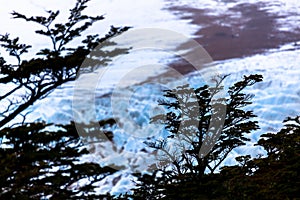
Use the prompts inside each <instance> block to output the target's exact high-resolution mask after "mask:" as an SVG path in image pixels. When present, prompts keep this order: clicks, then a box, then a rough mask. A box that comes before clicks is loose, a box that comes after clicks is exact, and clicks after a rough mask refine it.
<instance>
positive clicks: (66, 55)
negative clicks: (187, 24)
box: [0, 0, 129, 128]
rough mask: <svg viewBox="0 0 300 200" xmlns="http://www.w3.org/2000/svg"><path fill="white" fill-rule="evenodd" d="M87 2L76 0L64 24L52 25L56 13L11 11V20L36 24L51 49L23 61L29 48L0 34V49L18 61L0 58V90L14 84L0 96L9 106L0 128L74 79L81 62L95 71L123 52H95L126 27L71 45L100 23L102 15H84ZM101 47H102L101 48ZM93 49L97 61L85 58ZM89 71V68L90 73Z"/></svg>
mask: <svg viewBox="0 0 300 200" xmlns="http://www.w3.org/2000/svg"><path fill="white" fill-rule="evenodd" d="M88 1H89V0H78V1H77V3H76V5H75V7H74V8H73V9H71V10H70V14H69V17H68V20H67V22H66V23H55V19H56V18H57V16H58V15H59V11H48V16H47V17H43V16H34V17H27V16H25V15H23V14H20V13H18V12H15V11H14V12H13V13H12V15H13V18H16V19H23V20H26V21H28V22H34V23H37V24H39V25H40V26H41V27H42V29H41V30H37V31H36V33H37V34H40V35H43V36H46V37H47V38H48V39H50V41H51V42H52V47H51V48H45V49H41V50H40V51H39V52H38V53H37V56H36V57H34V58H32V59H30V60H23V59H22V56H23V54H24V53H27V52H28V50H29V49H30V48H31V46H30V45H26V44H21V43H20V42H19V38H11V37H10V35H9V34H5V35H0V46H1V47H3V48H4V49H6V51H8V52H9V54H10V55H11V56H13V57H15V58H16V59H17V61H18V62H17V64H16V65H12V64H7V63H6V62H5V60H4V58H2V57H1V58H0V68H1V75H2V76H1V78H0V84H2V86H1V87H3V85H5V84H8V83H10V84H14V87H13V89H11V90H10V91H8V92H6V93H2V94H1V96H0V101H1V103H6V104H7V105H8V106H7V107H6V108H4V109H1V110H0V114H1V117H0V128H1V127H3V126H5V125H7V124H8V123H9V122H11V121H12V120H13V119H15V118H16V117H17V116H23V118H24V120H25V117H26V115H27V114H28V113H24V112H25V110H26V109H27V108H28V107H29V106H31V105H32V104H33V103H34V102H36V101H37V100H40V99H42V98H45V97H46V96H47V95H48V94H49V93H51V92H52V91H53V90H54V89H55V88H57V87H59V86H61V85H62V84H64V83H66V82H68V81H72V80H75V78H76V75H77V73H78V71H79V69H80V65H81V63H82V62H83V61H84V59H89V61H90V62H89V64H90V65H89V67H90V68H92V69H93V68H94V67H96V64H97V66H99V64H102V65H103V66H104V65H105V63H107V62H108V61H109V60H110V59H111V57H113V56H116V55H118V54H121V53H125V52H126V49H116V50H113V51H111V52H107V51H104V50H102V49H101V48H100V49H95V47H96V46H97V45H99V44H102V46H107V45H113V43H112V42H109V41H107V40H108V39H109V38H111V37H113V36H116V35H118V34H120V33H122V32H124V31H126V30H128V29H129V27H113V26H112V27H111V29H110V31H109V32H108V33H107V34H106V35H105V36H104V37H102V38H100V37H99V36H98V35H97V34H96V35H88V36H86V38H85V39H83V40H82V42H81V45H79V46H77V47H75V48H73V47H71V46H70V42H71V41H73V40H74V39H75V38H81V35H82V34H83V33H84V31H85V30H87V29H88V28H89V27H90V26H91V25H93V23H95V22H97V21H99V20H103V19H104V17H103V16H95V17H91V16H87V15H84V14H83V11H84V9H85V8H86V7H87V5H86V4H87V3H88ZM102 46H101V47H102ZM92 50H93V55H97V54H98V55H101V56H102V57H101V58H98V59H97V61H94V62H92V60H91V59H92V58H86V57H87V55H88V54H89V53H90V52H91V51H92ZM92 69H89V71H91V70H92Z"/></svg>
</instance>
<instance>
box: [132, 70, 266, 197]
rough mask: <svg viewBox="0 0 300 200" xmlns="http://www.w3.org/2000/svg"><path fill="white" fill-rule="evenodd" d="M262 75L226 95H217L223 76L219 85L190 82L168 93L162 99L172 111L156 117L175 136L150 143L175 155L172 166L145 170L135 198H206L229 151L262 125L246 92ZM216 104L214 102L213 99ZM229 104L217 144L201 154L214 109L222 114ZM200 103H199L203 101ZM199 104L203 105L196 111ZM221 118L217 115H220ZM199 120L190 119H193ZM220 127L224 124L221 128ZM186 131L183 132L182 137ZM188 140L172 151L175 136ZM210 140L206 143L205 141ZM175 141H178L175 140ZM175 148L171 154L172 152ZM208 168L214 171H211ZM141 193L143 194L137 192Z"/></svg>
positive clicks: (250, 79) (236, 87)
mask: <svg viewBox="0 0 300 200" xmlns="http://www.w3.org/2000/svg"><path fill="white" fill-rule="evenodd" d="M261 80H262V76H260V75H250V76H245V77H244V79H243V80H242V81H239V82H237V83H235V84H234V85H233V86H232V87H230V88H229V91H228V94H229V95H228V97H227V98H226V99H217V100H216V99H213V97H214V95H217V94H218V92H219V91H220V90H221V86H220V85H221V81H222V80H221V81H219V82H216V83H217V84H216V87H208V86H203V87H200V88H197V89H192V88H190V87H189V86H188V85H185V86H181V87H178V88H176V89H174V90H167V91H166V94H165V96H166V97H167V99H168V100H165V101H162V102H160V104H161V105H164V106H167V108H168V109H169V110H170V112H168V113H167V114H166V116H165V115H159V116H155V117H154V118H153V122H159V123H164V124H166V129H167V130H168V131H169V133H170V134H169V136H168V138H166V139H165V140H164V141H154V142H148V144H149V145H150V146H151V147H153V148H156V149H158V150H162V151H163V152H167V155H168V156H170V157H171V156H173V157H172V159H170V160H171V161H170V162H169V164H170V166H171V167H172V170H169V168H165V169H162V170H161V171H160V175H159V176H155V175H152V176H148V175H143V176H141V177H140V181H141V182H140V183H139V184H138V185H139V186H140V188H139V189H136V190H134V192H135V195H134V196H135V198H141V199H142V198H145V199H156V198H162V199H173V198H174V199H205V198H208V195H207V194H208V193H207V192H206V191H208V190H209V188H210V187H211V186H210V185H211V184H214V183H213V182H207V180H208V177H209V178H212V177H213V176H214V174H213V173H214V172H215V170H216V169H217V168H218V167H219V166H220V164H221V163H222V161H224V159H225V158H226V157H227V155H228V154H229V153H230V152H231V151H232V150H233V149H234V148H236V147H238V146H241V145H244V144H245V141H248V140H249V139H247V138H246V137H245V134H247V133H250V131H253V130H256V129H258V126H257V122H256V121H253V120H251V118H253V117H255V115H254V114H253V112H252V111H245V110H244V109H243V108H244V107H245V106H246V105H249V104H251V102H250V98H251V97H252V96H251V95H246V94H244V93H243V90H244V89H245V88H246V87H249V86H252V85H253V84H255V83H257V82H259V81H261ZM213 101H214V102H215V105H212V102H213ZM216 102H217V105H218V104H223V105H226V113H225V116H224V118H225V121H224V126H221V133H220V136H219V138H218V139H217V140H215V145H213V146H212V147H211V149H210V150H209V152H208V153H207V155H206V156H204V157H201V155H199V151H200V150H201V146H202V145H205V144H206V143H207V140H209V141H212V140H213V139H211V136H208V134H207V133H208V130H209V125H210V122H211V119H212V117H213V112H216V113H217V114H218V113H220V110H219V108H220V106H216ZM198 105H199V106H198ZM195 109H199V110H198V111H197V113H199V115H195ZM214 117H216V116H214ZM193 120H194V121H197V122H198V123H196V124H195V123H194V124H193V123H189V122H190V121H193ZM215 128H216V129H217V128H220V127H215ZM180 136H182V137H180ZM174 139H177V140H181V139H182V140H184V142H187V143H188V144H189V145H186V146H185V147H184V148H183V149H182V151H181V153H175V154H176V156H177V157H176V156H175V154H174V153H172V152H168V150H169V149H168V148H167V147H166V146H167V143H168V142H169V141H170V140H174ZM205 142H206V143H205ZM173 144H174V143H173ZM168 153H169V154H168ZM205 170H208V172H209V173H211V175H209V174H207V173H205ZM136 195H138V196H139V197H137V196H136Z"/></svg>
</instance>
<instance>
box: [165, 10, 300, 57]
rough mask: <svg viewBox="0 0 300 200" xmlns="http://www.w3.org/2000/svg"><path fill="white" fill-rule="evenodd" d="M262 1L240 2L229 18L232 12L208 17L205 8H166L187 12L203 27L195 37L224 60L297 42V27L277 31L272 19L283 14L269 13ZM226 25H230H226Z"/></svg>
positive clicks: (193, 21)
mask: <svg viewBox="0 0 300 200" xmlns="http://www.w3.org/2000/svg"><path fill="white" fill-rule="evenodd" d="M263 7H264V5H262V4H240V5H237V6H236V7H233V8H232V9H230V11H232V12H233V13H238V12H240V13H241V16H240V17H239V18H234V19H232V18H231V17H232V14H224V15H221V16H212V15H209V14H208V13H207V10H203V9H197V8H189V7H170V8H169V9H170V10H171V11H176V12H175V13H178V12H179V13H191V14H192V15H191V16H190V17H182V18H184V19H190V20H191V21H192V22H191V23H193V24H196V25H200V26H203V28H200V29H199V30H198V31H197V32H196V34H195V36H196V38H195V39H196V41H197V42H199V43H200V44H201V45H202V46H203V47H204V48H205V49H206V51H207V52H208V53H209V54H210V55H211V57H212V58H213V60H224V59H229V58H237V57H244V56H249V55H253V54H257V53H262V52H264V51H265V50H266V49H270V48H276V47H278V46H280V45H282V44H286V43H289V42H295V41H300V26H299V28H298V30H297V31H296V32H293V31H279V30H278V29H277V28H278V27H277V26H278V25H277V24H276V19H278V18H282V17H285V16H276V15H274V14H273V15H272V14H269V13H268V12H267V11H266V10H263V9H260V8H263ZM227 24H230V25H227Z"/></svg>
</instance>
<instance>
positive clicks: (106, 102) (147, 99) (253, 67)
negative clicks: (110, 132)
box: [0, 0, 300, 194]
mask: <svg viewBox="0 0 300 200" xmlns="http://www.w3.org/2000/svg"><path fill="white" fill-rule="evenodd" d="M54 2H56V3H54ZM73 2H74V1H71V0H68V1H63V2H62V1H59V0H54V1H51V2H50V1H49V2H41V1H37V0H24V1H22V2H21V1H20V2H19V3H18V4H9V3H6V6H5V10H4V7H1V8H0V11H1V13H0V16H1V19H2V20H1V22H0V23H1V25H2V28H3V30H5V31H7V32H11V33H12V34H13V36H17V35H20V36H21V37H22V38H23V40H21V41H24V42H29V43H33V44H34V45H37V48H39V47H45V45H46V46H47V45H50V43H49V42H50V41H49V42H46V41H45V40H44V38H42V37H35V40H34V41H32V34H33V30H35V29H37V28H38V27H37V26H36V25H34V24H31V25H29V24H28V23H25V22H20V21H16V20H14V21H13V22H12V21H11V19H9V18H10V16H9V13H10V12H11V11H12V10H16V11H19V12H25V14H32V13H34V14H37V15H39V14H43V13H42V12H43V10H44V9H46V10H49V9H57V8H66V9H69V6H70V5H71V4H72V3H73ZM92 2H93V1H92ZM259 2H261V3H263V4H260V5H264V6H262V7H261V9H266V10H267V11H268V12H269V13H273V14H279V15H281V16H284V17H283V18H280V19H278V20H277V22H278V25H279V26H278V28H279V29H280V30H293V29H295V28H299V14H300V4H299V1H297V0H276V1H274V0H259V1H257V0H251V1H246V0H242V1H230V2H228V1H217V0H206V1H198V0H185V1H183V0H182V1H176V2H175V4H176V5H186V6H194V7H198V8H199V7H201V8H203V9H208V10H210V14H212V15H219V14H223V13H226V12H229V9H230V8H232V7H234V6H235V5H237V4H240V3H253V4H255V3H259ZM127 5H130V6H127ZM165 5H166V3H164V2H163V1H159V0H154V1H133V0H126V1H116V0H104V1H103V0H101V1H100V0H99V1H94V3H93V6H91V7H90V8H89V9H91V10H90V11H89V13H91V14H102V13H106V15H105V17H106V19H107V20H104V21H103V23H101V22H100V23H99V25H97V26H96V27H95V28H94V29H93V31H96V32H101V33H102V32H103V30H107V29H108V27H109V25H111V24H114V25H129V26H134V27H139V28H141V27H159V28H166V29H171V30H175V31H179V32H181V33H183V34H186V35H188V36H190V35H192V34H193V32H194V31H196V27H195V26H191V25H190V24H188V22H189V21H187V20H178V19H177V18H176V17H175V16H174V15H173V14H171V13H169V12H167V11H166V10H162V8H163V7H164V6H165ZM98 9H99V10H100V11H99V10H98ZM145 9H146V10H145ZM41 11H42V12H41ZM116 13H117V14H116ZM232 14H233V13H232ZM64 15H65V14H64ZM182 15H187V13H182ZM120 16H124V17H120ZM233 17H236V18H238V17H239V13H234V15H233ZM25 29H26V30H29V29H30V30H32V32H30V31H23V30H25ZM295 44H296V45H295ZM297 44H300V41H298V43H293V44H287V45H284V46H282V47H280V48H277V49H271V50H268V51H267V52H265V53H264V54H259V55H254V56H250V57H245V58H238V59H230V60H224V61H220V62H216V63H215V66H216V67H217V69H218V70H219V72H220V73H221V74H231V75H230V76H229V77H228V78H227V79H226V80H225V88H226V87H229V86H230V85H232V84H233V83H234V82H236V81H239V80H241V78H242V76H243V75H249V74H254V73H257V74H262V75H263V76H264V81H263V82H262V83H259V84H257V85H255V86H253V87H252V88H250V89H249V90H248V91H247V92H249V93H252V94H255V96H254V98H253V104H252V105H251V106H249V107H248V109H249V110H254V113H255V114H256V115H257V116H258V117H257V120H258V121H259V125H260V127H261V130H259V131H256V132H253V133H251V134H248V135H247V136H248V137H249V138H250V139H251V141H250V142H248V143H247V144H246V145H245V146H243V147H240V148H238V149H235V151H233V152H232V153H231V154H230V155H229V156H228V158H227V159H226V160H225V161H224V164H227V165H231V164H235V159H234V158H235V157H236V156H238V155H245V154H251V155H252V156H253V157H255V156H259V155H263V154H264V153H265V152H264V151H263V149H262V148H260V147H257V146H253V144H254V143H255V142H256V141H257V140H258V139H259V136H260V135H261V134H262V133H265V132H276V131H277V130H279V129H280V128H281V127H282V120H283V119H285V118H286V117H287V116H295V115H299V113H300V86H299V82H300V66H299V65H300V56H299V55H300V48H299V45H298V46H297ZM35 50H37V49H34V51H35ZM34 51H33V52H32V53H31V55H34V53H35V52H34ZM1 53H3V52H1ZM139 53H142V54H136V55H134V57H132V58H131V60H128V61H130V62H128V63H130V64H132V65H134V64H140V63H145V61H146V60H145V59H148V62H149V63H155V64H157V62H159V60H161V59H164V61H165V62H164V64H166V63H170V62H171V61H172V60H170V57H167V58H165V56H166V55H165V54H164V55H162V54H159V55H157V57H156V56H155V55H152V56H150V57H149V54H147V55H146V54H145V56H144V55H143V52H139ZM144 53H145V52H144ZM4 55H6V54H5V53H4ZM135 58H141V60H137V61H136V60H135ZM131 61H132V62H131ZM124 63H126V62H121V61H119V63H118V64H120V65H121V64H122V65H124ZM124 66H125V67H127V66H129V65H127V66H126V65H124ZM118 70H120V69H118ZM118 70H116V71H118ZM88 78H91V77H88ZM88 80H91V79H88ZM187 80H188V81H189V82H190V83H191V84H194V85H198V84H199V82H197V81H199V79H198V78H197V77H195V76H194V75H193V74H191V75H189V76H188V77H187ZM73 86H74V83H72V82H71V83H68V84H65V85H63V86H62V87H60V88H58V89H56V90H55V91H54V92H53V93H52V94H51V95H49V97H47V98H46V99H43V100H40V101H38V102H36V103H35V104H34V105H33V106H32V107H30V110H31V111H33V112H32V113H31V114H30V115H29V116H28V117H29V118H28V120H29V121H42V120H44V121H47V122H56V123H68V122H69V121H70V120H73V118H74V115H73V113H72V101H73ZM111 86H112V85H109V84H108V85H107V87H105V88H104V87H102V88H101V87H100V89H98V90H97V91H96V93H95V96H96V97H97V101H96V106H95V109H96V110H88V109H89V107H88V106H89V105H82V108H83V109H85V111H86V113H90V112H96V113H97V120H101V119H106V118H109V117H113V113H112V111H111V109H110V106H111V102H110V99H109V98H108V96H106V95H107V94H109V93H110V92H111V91H112V87H111ZM8 88H9V87H5V89H8ZM133 89H135V93H134V95H133V96H132V98H131V103H130V105H131V107H130V108H129V109H128V113H129V116H131V119H129V120H132V121H133V122H135V123H137V124H138V125H139V126H141V127H143V126H144V127H146V128H145V129H144V130H148V132H149V133H147V132H145V133H144V134H143V136H144V137H145V136H147V135H153V132H152V131H153V129H151V131H150V129H147V124H148V122H149V118H150V117H151V116H153V115H154V114H155V113H159V112H162V111H163V110H160V108H159V107H158V106H157V100H158V99H159V98H160V97H161V91H160V90H159V89H158V87H155V89H153V85H149V84H148V85H147V84H146V85H143V86H138V87H136V88H133ZM156 89H157V90H156ZM2 91H3V90H2V88H1V92H2ZM83 97H84V95H83ZM1 103H2V102H1ZM124 105H125V104H124ZM1 106H3V105H1ZM85 106H86V107H85ZM4 107H5V105H4ZM76 114H77V115H81V114H82V113H80V112H79V113H75V115H76ZM82 120H87V119H86V116H82ZM130 129H131V128H130V127H128V130H130ZM160 134H161V135H158V136H157V137H158V138H159V137H163V136H164V135H163V132H161V133H160ZM114 141H115V143H117V144H120V145H121V146H122V145H123V146H124V148H125V150H123V151H122V152H116V151H113V150H112V148H110V147H111V146H110V145H106V146H102V147H101V146H97V147H96V149H97V148H99V151H98V152H97V151H96V153H94V154H90V155H88V156H86V157H83V158H82V161H84V160H88V161H95V162H99V163H100V164H102V165H104V164H111V163H113V164H115V163H118V164H119V165H126V166H131V168H130V167H129V169H127V171H120V172H118V173H117V174H115V175H114V176H109V177H107V178H105V180H103V181H101V182H98V183H96V184H95V185H98V186H99V188H98V189H97V192H99V193H106V192H112V193H114V194H118V193H122V192H127V191H128V190H129V189H130V188H132V187H133V186H134V183H133V180H135V178H134V177H133V176H132V175H130V172H131V170H132V169H135V170H140V171H143V170H145V168H146V167H147V166H145V165H142V164H145V163H146V161H149V160H151V159H149V157H147V156H148V154H146V153H143V152H141V151H139V150H138V149H142V148H146V147H145V144H143V143H142V142H141V140H139V139H137V138H136V137H133V136H132V135H131V134H130V133H125V132H124V131H123V130H122V129H117V130H116V131H115V137H114ZM105 148H107V149H105ZM100 152H101V153H103V155H102V156H103V159H102V157H101V156H99V155H98V153H100ZM133 155H134V158H137V159H136V160H130V158H132V157H133ZM100 158H101V159H100ZM154 160H155V159H154ZM136 164H137V165H138V166H139V168H136V166H135V165H136ZM80 184H87V180H82V182H81V183H80Z"/></svg>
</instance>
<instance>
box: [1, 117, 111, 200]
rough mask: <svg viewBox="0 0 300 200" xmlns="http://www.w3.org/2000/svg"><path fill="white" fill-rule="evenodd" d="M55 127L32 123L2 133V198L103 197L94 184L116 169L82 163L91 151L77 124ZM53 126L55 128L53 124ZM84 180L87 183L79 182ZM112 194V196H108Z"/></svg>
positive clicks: (5, 129) (7, 129)
mask: <svg viewBox="0 0 300 200" xmlns="http://www.w3.org/2000/svg"><path fill="white" fill-rule="evenodd" d="M49 126H51V125H50V124H48V125H46V124H43V123H31V124H25V125H23V126H19V127H16V128H4V129H3V130H2V131H1V132H0V138H1V141H2V142H1V148H0V162H1V163H0V164H1V166H2V170H1V171H0V179H1V180H0V185H1V187H0V188H1V191H0V198H1V199H41V198H45V197H47V199H57V198H59V199H82V198H100V197H101V198H102V197H104V195H103V196H98V195H96V194H95V191H94V188H95V186H93V183H95V182H98V181H100V180H102V179H103V178H105V177H106V176H107V175H110V174H113V173H114V172H115V170H113V169H112V168H109V167H100V166H99V164H97V163H92V162H84V163H82V162H79V159H80V157H81V156H82V155H84V154H87V153H89V152H88V151H87V150H86V149H85V148H84V146H83V145H82V143H81V141H80V138H79V136H78V134H77V130H76V128H75V126H74V124H73V123H72V124H69V125H56V126H55V127H54V128H55V129H56V130H54V131H47V130H46V128H48V127H49ZM52 128H53V127H52ZM79 180H84V181H85V184H79V182H78V181H79ZM105 196H108V195H105Z"/></svg>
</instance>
